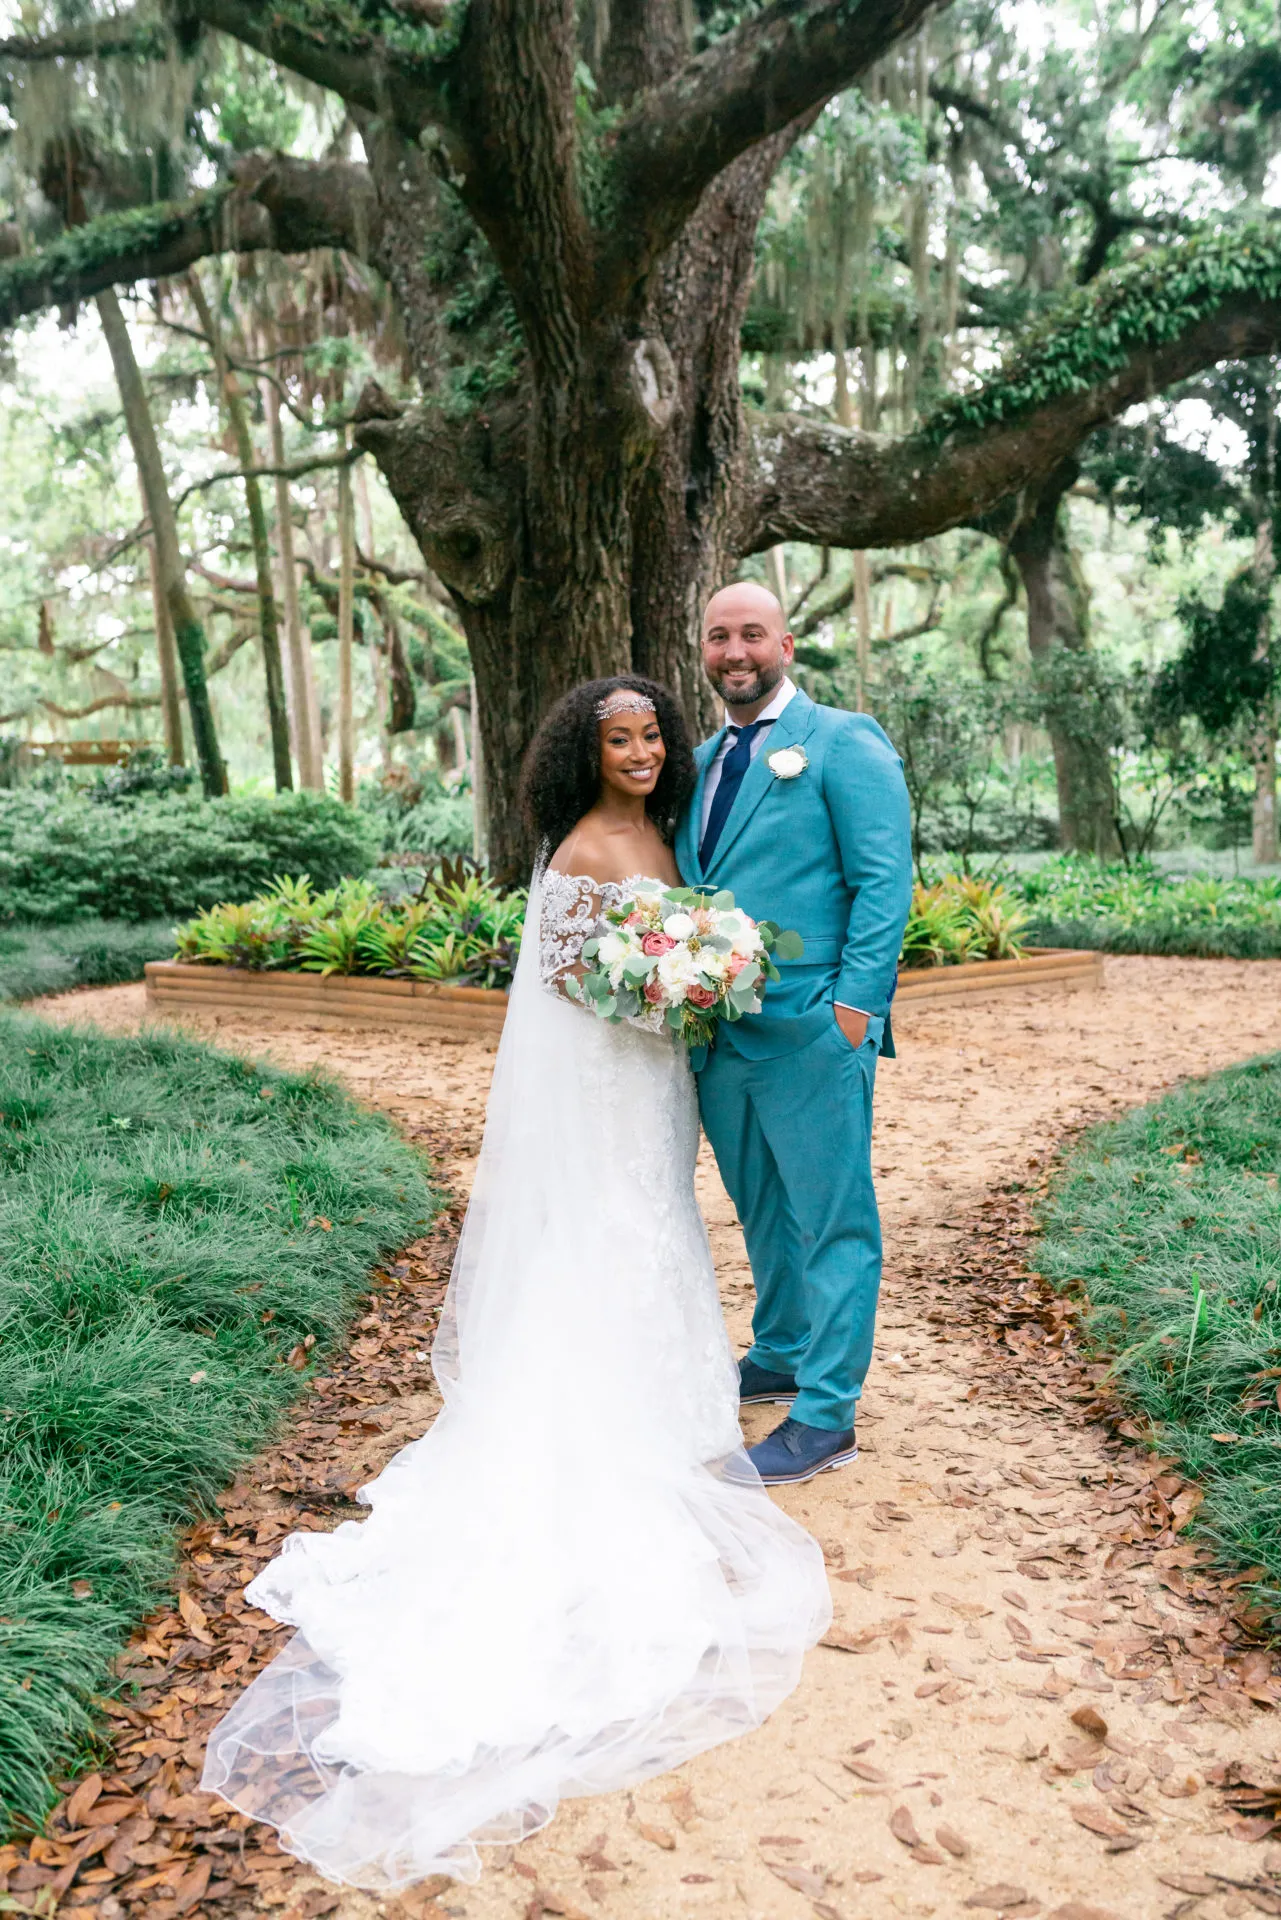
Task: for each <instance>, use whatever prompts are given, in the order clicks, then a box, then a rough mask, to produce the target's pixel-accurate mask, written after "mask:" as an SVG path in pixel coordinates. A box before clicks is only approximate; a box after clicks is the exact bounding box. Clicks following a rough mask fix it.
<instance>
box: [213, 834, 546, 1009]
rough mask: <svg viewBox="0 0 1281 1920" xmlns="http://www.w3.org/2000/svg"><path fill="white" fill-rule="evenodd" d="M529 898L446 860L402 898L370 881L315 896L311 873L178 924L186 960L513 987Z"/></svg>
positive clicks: (466, 864) (462, 863) (346, 883)
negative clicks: (389, 896)
mask: <svg viewBox="0 0 1281 1920" xmlns="http://www.w3.org/2000/svg"><path fill="white" fill-rule="evenodd" d="M525 899H526V896H525V894H524V892H523V891H519V890H515V889H509V888H503V887H500V886H498V885H497V884H496V883H495V882H494V881H492V880H490V879H488V878H487V877H486V876H485V874H483V873H482V872H481V871H479V870H478V869H477V868H475V867H474V866H472V865H471V863H470V862H467V861H465V860H461V859H459V860H453V861H450V860H445V861H442V862H441V863H440V865H439V866H438V867H435V868H432V869H430V870H429V871H428V872H427V873H426V874H425V875H424V877H423V882H422V885H421V886H420V887H419V889H418V891H417V892H416V893H415V894H412V895H408V896H405V897H403V898H401V899H399V900H387V899H385V898H383V897H381V896H380V894H379V893H378V890H377V889H376V888H375V886H374V885H373V884H372V882H370V881H368V880H345V881H343V882H342V884H341V885H340V886H338V887H335V888H332V889H331V890H330V891H328V892H326V893H313V891H312V889H311V887H310V886H309V885H308V883H307V881H306V878H305V877H304V878H303V879H302V880H300V881H294V882H289V881H281V882H279V883H277V885H276V886H274V887H272V888H270V889H269V890H268V891H267V892H265V893H262V894H260V895H259V896H258V897H257V898H256V899H253V900H248V901H245V902H243V903H239V904H234V905H231V904H224V905H221V906H215V907H211V908H209V909H207V910H206V911H205V912H204V913H201V914H199V915H197V917H196V918H195V919H194V920H191V921H189V922H188V923H187V924H186V925H185V926H181V927H179V928H178V930H177V935H176V939H177V957H178V959H180V960H191V961H202V962H205V963H209V964H214V965H220V966H232V967H254V968H268V967H297V968H301V969H302V970H303V971H306V972H312V973H321V974H330V973H360V974H376V975H382V976H384V977H391V978H399V979H410V980H438V981H450V982H452V983H453V984H454V985H455V986H473V987H502V988H505V987H508V986H510V984H511V978H512V974H513V972H514V970H515V965H516V955H517V953H518V951H519V948H520V937H521V931H522V928H523V925H524V918H525Z"/></svg>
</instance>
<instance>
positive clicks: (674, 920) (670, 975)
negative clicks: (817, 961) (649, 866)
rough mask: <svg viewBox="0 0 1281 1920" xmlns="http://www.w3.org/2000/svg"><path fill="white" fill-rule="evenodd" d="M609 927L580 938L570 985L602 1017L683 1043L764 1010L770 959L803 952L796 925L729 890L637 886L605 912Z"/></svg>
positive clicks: (773, 974) (772, 970)
mask: <svg viewBox="0 0 1281 1920" xmlns="http://www.w3.org/2000/svg"><path fill="white" fill-rule="evenodd" d="M604 920H605V921H606V922H608V925H607V927H606V929H605V931H603V932H601V933H599V934H597V935H596V937H595V938H594V939H591V940H587V941H585V942H584V945H583V949H582V961H583V963H584V970H583V972H582V973H581V975H580V976H579V977H578V978H577V979H571V980H567V981H566V982H565V990H566V992H567V993H568V994H569V996H570V998H571V999H574V1000H577V1001H579V1002H580V1003H581V1004H582V1005H583V1006H585V1007H587V1008H588V1009H589V1010H590V1011H591V1012H592V1013H595V1014H597V1015H598V1016H599V1018H600V1019H602V1020H613V1021H618V1020H629V1021H631V1022H633V1023H634V1024H638V1025H640V1026H644V1027H648V1028H650V1029H651V1030H652V1031H653V1032H655V1033H658V1032H661V1031H662V1030H663V1029H664V1028H665V1027H666V1028H670V1029H671V1030H673V1031H674V1032H676V1033H678V1034H679V1035H680V1037H681V1039H682V1041H683V1042H684V1044H685V1045H686V1046H687V1047H704V1046H710V1045H711V1043H712V1041H713V1040H714V1039H715V1037H716V1028H717V1025H718V1023H719V1022H720V1021H721V1020H741V1019H742V1018H743V1016H744V1014H752V1013H759V1012H760V1010H761V996H762V995H763V994H764V992H765V990H766V987H767V986H768V984H769V982H770V981H772V980H777V979H778V977H779V974H778V968H777V967H776V965H775V964H774V958H775V956H777V958H778V959H780V960H799V959H800V957H801V955H802V953H803V952H804V945H803V942H802V940H801V937H800V935H799V934H797V933H792V932H787V931H784V930H783V929H781V928H779V927H778V926H776V925H775V924H774V922H773V921H772V920H761V921H756V920H753V919H752V918H751V916H750V915H749V914H746V913H744V912H743V911H742V909H741V908H740V907H737V906H736V905H735V903H734V896H733V894H732V893H729V892H726V891H724V890H722V891H720V892H716V893H708V892H706V891H701V892H700V891H699V890H697V889H695V888H690V887H667V888H664V889H663V890H662V891H658V890H648V889H643V888H638V889H637V891H636V892H635V893H634V894H631V895H629V896H628V897H626V898H625V899H624V900H622V901H621V902H620V903H619V905H618V906H617V907H612V908H610V909H609V910H608V911H607V912H606V914H605V915H604Z"/></svg>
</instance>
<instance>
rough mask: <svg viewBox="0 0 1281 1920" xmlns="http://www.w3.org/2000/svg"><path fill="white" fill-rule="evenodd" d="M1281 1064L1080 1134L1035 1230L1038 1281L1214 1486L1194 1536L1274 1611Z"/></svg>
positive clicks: (1280, 1342) (1242, 1072) (1186, 1463)
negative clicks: (1079, 1306) (1256, 1585)
mask: <svg viewBox="0 0 1281 1920" xmlns="http://www.w3.org/2000/svg"><path fill="white" fill-rule="evenodd" d="M1279 1168H1281V1055H1273V1056H1272V1057H1270V1058H1266V1059H1261V1060H1256V1061H1252V1062H1249V1063H1248V1064H1247V1065H1245V1066H1241V1067H1233V1068H1230V1069H1229V1070H1228V1071H1227V1072H1226V1073H1219V1074H1215V1075H1213V1076H1211V1077H1210V1078H1209V1079H1206V1080H1200V1081H1195V1082H1193V1083H1192V1084H1191V1085H1189V1086H1186V1087H1182V1088H1180V1089H1179V1090H1178V1092H1176V1093H1173V1094H1171V1095H1169V1096H1168V1098H1166V1099H1164V1100H1162V1101H1160V1102H1158V1103H1157V1104H1156V1105H1155V1106H1151V1107H1145V1108H1142V1109H1141V1110H1140V1111H1138V1112H1136V1113H1132V1114H1130V1115H1128V1116H1127V1117H1126V1118H1125V1119H1124V1120H1121V1121H1118V1122H1116V1123H1114V1124H1112V1125H1109V1126H1105V1127H1098V1128H1096V1129H1094V1131H1093V1132H1091V1133H1089V1134H1087V1135H1086V1137H1085V1138H1084V1140H1083V1141H1082V1142H1081V1144H1080V1145H1079V1146H1077V1147H1076V1148H1074V1149H1073V1150H1072V1151H1071V1152H1070V1153H1069V1154H1068V1156H1067V1158H1066V1160H1065V1162H1064V1164H1063V1167H1062V1170H1061V1172H1060V1174H1059V1177H1058V1179H1057V1182H1056V1184H1055V1187H1054V1190H1053V1193H1052V1196H1051V1199H1050V1202H1049V1204H1048V1206H1047V1208H1046V1211H1045V1214H1044V1218H1043V1221H1042V1239H1041V1242H1040V1246H1039V1250H1038V1256H1037V1257H1038V1264H1039V1266H1040V1270H1041V1272H1042V1273H1043V1274H1044V1275H1045V1277H1046V1278H1047V1279H1048V1280H1049V1281H1050V1282H1051V1284H1052V1285H1054V1286H1056V1287H1059V1288H1061V1289H1064V1290H1072V1291H1077V1292H1080V1293H1082V1294H1083V1295H1084V1296H1085V1297H1086V1300H1087V1302H1088V1305H1087V1307H1086V1311H1085V1313H1084V1315H1083V1321H1082V1324H1083V1326H1084V1330H1085V1334H1086V1338H1087V1341H1088V1342H1089V1344H1090V1346H1091V1347H1092V1349H1093V1351H1094V1352H1095V1353H1096V1354H1097V1355H1098V1356H1099V1357H1101V1358H1105V1359H1107V1360H1108V1361H1109V1362H1110V1365H1111V1378H1112V1380H1113V1382H1114V1383H1115V1385H1116V1386H1117V1387H1118V1388H1119V1390H1120V1391H1121V1393H1122V1394H1123V1395H1124V1396H1125V1397H1126V1398H1127V1399H1128V1400H1129V1402H1130V1403H1131V1405H1132V1406H1133V1407H1134V1408H1135V1409H1136V1410H1137V1411H1138V1413H1140V1414H1141V1415H1142V1416H1143V1418H1144V1421H1145V1424H1147V1425H1148V1426H1149V1428H1150V1435H1151V1442H1152V1445H1153V1446H1154V1447H1155V1448H1156V1449H1157V1450H1158V1451H1159V1452H1160V1453H1162V1454H1165V1455H1169V1456H1171V1457H1172V1458H1173V1459H1174V1460H1175V1461H1176V1462H1177V1464H1178V1466H1179V1467H1180V1468H1181V1469H1182V1470H1183V1472H1185V1473H1187V1474H1188V1475H1190V1476H1191V1477H1192V1478H1193V1479H1195V1480H1197V1481H1198V1482H1199V1483H1200V1484H1201V1486H1202V1487H1203V1488H1204V1489H1205V1503H1204V1506H1203V1507H1202V1509H1201V1511H1200V1513H1199V1515H1198V1517H1197V1522H1196V1525H1197V1529H1198V1531H1199V1532H1200V1533H1201V1535H1202V1536H1203V1537H1204V1539H1205V1540H1206V1541H1207V1542H1208V1543H1209V1544H1210V1545H1211V1546H1213V1547H1215V1548H1216V1549H1217V1550H1218V1551H1219V1552H1220V1553H1221V1554H1222V1555H1223V1556H1224V1557H1225V1558H1227V1559H1229V1560H1231V1561H1233V1562H1235V1563H1236V1564H1237V1565H1238V1566H1246V1567H1255V1568H1257V1569H1259V1573H1258V1578H1259V1580H1260V1582H1261V1593H1260V1597H1261V1598H1262V1600H1263V1601H1264V1603H1265V1604H1266V1605H1267V1606H1269V1607H1270V1608H1271V1609H1272V1610H1273V1611H1274V1613H1277V1614H1281V1195H1279V1194H1278V1190H1277V1175H1278V1169H1279Z"/></svg>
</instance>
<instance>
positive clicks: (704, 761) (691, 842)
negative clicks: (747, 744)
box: [679, 727, 725, 885]
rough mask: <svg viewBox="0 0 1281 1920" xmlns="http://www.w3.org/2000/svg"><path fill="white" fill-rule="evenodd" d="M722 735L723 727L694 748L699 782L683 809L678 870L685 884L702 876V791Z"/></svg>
mask: <svg viewBox="0 0 1281 1920" xmlns="http://www.w3.org/2000/svg"><path fill="white" fill-rule="evenodd" d="M724 738H725V729H724V727H722V728H721V730H720V732H719V733H714V734H713V735H712V737H711V739H710V740H704V742H703V744H702V746H701V747H697V748H696V749H695V752H694V759H695V761H696V762H697V765H698V783H697V785H696V786H695V788H694V798H693V799H692V800H691V801H690V803H689V805H688V807H687V808H686V809H685V819H684V823H683V826H682V829H681V834H680V839H681V841H682V846H683V852H684V856H685V857H684V859H682V860H681V861H680V863H679V864H680V869H681V873H682V875H683V877H684V879H685V881H686V883H687V885H694V884H696V883H697V882H698V881H699V880H701V879H702V877H703V867H702V863H701V861H700V860H699V857H698V848H699V843H700V841H701V840H702V838H703V794H704V792H705V790H706V787H707V770H708V768H709V767H710V766H711V764H712V762H713V761H714V760H715V758H716V756H717V754H718V753H719V752H720V747H721V742H722V741H723V740H724Z"/></svg>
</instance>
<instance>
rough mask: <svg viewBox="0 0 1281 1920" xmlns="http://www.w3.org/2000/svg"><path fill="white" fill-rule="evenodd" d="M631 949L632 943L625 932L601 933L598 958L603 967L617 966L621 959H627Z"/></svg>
mask: <svg viewBox="0 0 1281 1920" xmlns="http://www.w3.org/2000/svg"><path fill="white" fill-rule="evenodd" d="M631 951H632V943H631V941H630V940H628V939H626V938H625V937H624V935H623V934H621V933H606V934H602V935H601V942H600V946H599V947H598V948H597V952H596V958H597V961H598V963H599V965H601V966H602V967H616V966H617V965H618V964H619V962H620V961H622V960H626V958H627V956H628V954H629V953H630V952H631Z"/></svg>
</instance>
